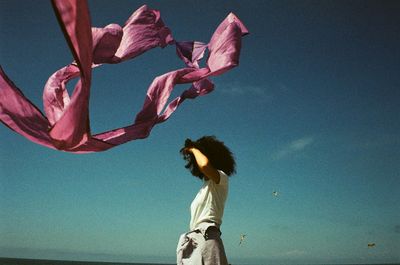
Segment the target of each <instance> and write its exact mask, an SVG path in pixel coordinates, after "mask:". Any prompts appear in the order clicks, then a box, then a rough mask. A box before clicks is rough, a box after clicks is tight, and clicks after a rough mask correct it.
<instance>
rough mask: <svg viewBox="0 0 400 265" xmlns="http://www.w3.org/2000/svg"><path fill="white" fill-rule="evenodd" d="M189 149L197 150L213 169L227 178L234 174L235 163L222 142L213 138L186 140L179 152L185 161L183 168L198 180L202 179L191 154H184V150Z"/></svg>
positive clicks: (204, 137)
mask: <svg viewBox="0 0 400 265" xmlns="http://www.w3.org/2000/svg"><path fill="white" fill-rule="evenodd" d="M191 147H194V148H197V149H199V150H200V151H201V152H202V153H203V154H204V155H205V156H206V157H207V158H208V160H209V162H210V163H211V165H212V166H213V167H214V168H215V169H219V170H222V171H223V172H224V173H225V174H227V175H228V176H231V175H233V174H235V173H236V162H235V159H234V157H233V154H232V152H231V151H230V150H229V148H228V147H226V146H225V144H224V143H223V142H221V141H219V140H217V138H216V137H215V136H203V137H201V138H200V139H198V140H197V141H194V142H193V141H192V140H190V139H186V140H185V145H184V147H183V148H182V149H181V150H180V153H181V154H182V155H183V159H184V160H186V161H187V164H186V165H185V167H186V168H187V169H189V171H190V172H191V173H192V175H193V176H195V177H198V178H200V179H203V178H204V175H203V173H202V172H201V171H200V169H199V168H198V166H197V163H196V160H195V158H194V156H193V154H192V153H188V152H186V149H187V148H191Z"/></svg>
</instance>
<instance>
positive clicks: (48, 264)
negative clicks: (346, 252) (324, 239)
mask: <svg viewBox="0 0 400 265" xmlns="http://www.w3.org/2000/svg"><path fill="white" fill-rule="evenodd" d="M0 265H176V264H167V263H128V262H97V261H68V260H41V259H17V258H0ZM233 265H239V264H233ZM302 265H306V264H302ZM320 265H327V264H320ZM351 265H365V264H351ZM368 265H400V264H399V263H381V264H368Z"/></svg>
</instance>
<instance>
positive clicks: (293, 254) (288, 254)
mask: <svg viewBox="0 0 400 265" xmlns="http://www.w3.org/2000/svg"><path fill="white" fill-rule="evenodd" d="M305 254H306V252H305V251H304V250H299V249H293V250H289V251H287V252H285V253H283V256H286V257H298V256H303V255H305Z"/></svg>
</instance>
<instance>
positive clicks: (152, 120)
mask: <svg viewBox="0 0 400 265" xmlns="http://www.w3.org/2000/svg"><path fill="white" fill-rule="evenodd" d="M52 3H53V7H54V11H55V13H56V16H57V18H58V21H59V23H60V27H61V29H62V30H63V32H64V35H65V38H66V41H67V42H68V44H69V47H70V50H71V53H72V54H73V57H74V60H75V61H74V62H72V63H71V64H69V65H67V66H65V67H63V68H61V69H59V70H57V71H56V72H55V73H54V74H53V75H51V76H50V78H49V79H48V81H47V82H46V85H45V87H44V91H43V106H44V112H45V114H46V116H45V115H43V114H42V112H41V111H40V110H39V109H38V108H37V107H36V106H35V105H34V104H32V103H31V102H30V101H29V100H28V99H27V98H26V97H25V96H24V95H23V93H22V92H21V91H20V90H19V89H18V88H17V87H16V86H15V85H14V84H13V83H12V81H11V80H10V79H9V78H8V77H7V76H6V74H5V73H4V71H3V70H2V69H1V68H0V107H1V108H0V120H1V121H2V122H3V123H4V124H5V125H6V126H8V127H9V128H10V129H12V130H14V131H15V132H17V133H19V134H21V135H22V136H24V137H26V138H28V139H29V140H31V141H33V142H35V143H38V144H41V145H44V146H46V147H50V148H53V149H59V150H63V151H68V152H76V153H87V152H99V151H104V150H107V149H109V148H112V147H115V146H117V145H120V144H123V143H126V142H128V141H132V140H135V139H143V138H146V137H147V136H148V135H149V134H150V132H151V130H152V128H153V127H154V126H155V125H156V124H158V123H162V122H164V121H166V120H167V119H168V118H169V117H170V116H171V115H172V113H173V112H174V111H175V110H176V109H177V108H178V107H179V105H180V104H182V102H183V101H185V100H186V99H194V98H196V97H198V96H203V95H206V94H208V93H210V92H212V91H213V89H214V85H213V83H212V82H211V81H210V80H209V79H208V77H210V76H216V75H220V74H222V73H224V72H226V71H228V70H229V69H231V68H232V67H235V66H237V65H238V63H239V56H240V48H241V38H242V36H244V35H246V34H247V33H248V30H247V29H246V27H245V26H244V25H243V23H242V22H241V21H240V20H239V19H238V18H237V17H236V16H235V15H234V14H232V13H231V14H229V15H228V16H227V18H226V19H225V20H224V21H222V23H221V24H220V25H219V26H218V27H217V29H216V31H215V32H214V34H213V35H212V37H211V39H210V42H209V43H202V42H198V41H185V42H179V41H176V40H174V39H173V37H172V34H171V31H170V29H169V28H168V27H167V26H166V25H165V24H164V22H163V21H162V19H161V16H160V12H159V11H157V10H153V9H150V8H149V7H147V6H146V5H143V6H141V7H140V8H139V9H138V10H136V11H135V12H134V13H133V14H132V15H131V16H130V17H129V18H128V20H127V21H126V23H125V25H124V26H123V27H121V26H119V25H117V24H109V25H107V26H106V27H104V28H92V27H91V23H90V15H89V9H88V5H87V2H86V1H81V0H53V1H52ZM167 45H175V46H176V52H177V56H178V57H179V58H180V59H181V60H182V61H183V62H184V63H185V66H186V67H185V68H182V69H177V70H173V71H170V72H168V73H165V74H163V75H160V76H158V77H156V78H155V79H154V80H153V82H152V83H151V85H150V86H149V88H148V90H147V93H146V97H145V100H144V103H143V107H142V109H141V111H139V113H137V115H136V117H135V120H134V121H133V123H132V124H130V125H128V126H125V127H122V128H117V129H113V130H110V131H106V132H103V133H98V134H95V135H92V133H91V130H90V120H89V99H90V88H91V78H92V75H91V74H92V69H93V68H96V67H101V65H103V64H116V63H121V62H123V61H126V60H130V59H133V58H135V57H137V56H139V55H141V54H142V53H144V52H146V51H148V50H150V49H153V48H156V47H161V48H163V47H165V46H167ZM207 49H208V58H207V60H206V62H205V66H204V67H200V61H201V60H202V59H203V57H204V55H205V53H206V51H207ZM74 78H79V80H78V82H77V83H76V85H75V87H74V90H73V92H72V95H69V94H68V91H67V89H66V86H67V83H68V82H69V81H70V80H72V79H74ZM177 84H190V87H189V88H188V89H186V90H184V91H183V92H182V93H181V95H180V96H178V97H176V98H174V99H172V100H171V101H170V102H168V101H169V97H170V95H171V92H172V91H173V89H174V88H175V86H176V85H177Z"/></svg>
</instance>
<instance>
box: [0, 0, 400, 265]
mask: <svg viewBox="0 0 400 265" xmlns="http://www.w3.org/2000/svg"><path fill="white" fill-rule="evenodd" d="M144 3H146V4H148V5H149V6H150V7H152V8H155V9H158V10H160V11H161V16H162V18H163V20H164V22H165V23H166V24H167V25H168V26H169V27H170V28H171V30H172V33H173V35H174V37H175V39H177V40H199V41H203V42H208V41H209V38H210V36H211V34H212V33H213V31H214V30H215V28H216V27H217V25H218V24H219V23H220V22H221V21H222V20H223V19H224V18H225V16H226V15H227V14H228V13H229V12H230V11H233V12H234V13H235V14H236V15H238V16H239V17H240V18H241V20H242V21H243V22H244V23H245V25H246V26H247V27H248V29H249V31H250V35H248V36H246V37H245V38H244V41H243V48H242V52H241V61H240V66H239V67H237V68H235V69H233V70H232V71H230V72H228V73H226V74H224V75H223V76H219V77H215V78H213V81H214V82H215V84H216V90H215V91H214V92H213V93H211V94H209V95H207V96H205V97H201V98H198V99H196V100H193V101H187V102H185V103H184V104H183V105H182V106H181V108H180V109H178V110H177V111H176V112H175V113H174V114H173V116H172V117H171V118H170V119H169V120H168V121H167V122H166V123H163V124H161V125H158V126H157V127H155V128H154V129H153V131H152V133H151V135H150V137H148V138H147V139H144V140H138V141H133V142H129V143H127V144H124V145H122V146H119V147H116V148H114V149H111V150H109V151H106V152H102V153H94V154H86V155H77V154H70V153H65V152H59V151H55V150H51V149H47V148H45V147H42V146H40V145H36V144H34V143H32V142H30V141H28V140H26V139H25V138H23V137H22V136H20V135H18V134H16V133H14V132H12V131H11V130H9V129H8V128H7V127H5V126H0V135H1V138H0V139H1V141H0V159H1V160H0V161H1V164H0V166H1V168H0V170H1V171H0V175H1V179H0V180H1V182H0V194H1V195H0V196H1V197H0V199H1V201H0V207H1V210H0V216H1V219H0V256H14V257H33V258H51V259H75V260H76V259H78V260H79V259H84V260H109V261H110V260H111V261H129V262H149V261H151V262H171V263H173V262H174V260H175V249H176V243H177V240H178V237H179V235H180V234H181V233H183V232H186V231H187V230H188V225H189V218H190V216H189V205H190V203H191V201H192V199H193V198H194V196H195V194H196V193H197V191H198V189H199V187H200V186H201V181H199V180H197V179H195V178H194V177H192V176H191V175H190V174H189V172H188V171H187V170H186V169H185V168H184V161H183V160H182V158H181V156H180V155H179V152H178V151H179V149H180V148H181V146H182V144H183V142H184V140H185V138H187V137H189V138H193V139H196V138H198V137H200V136H203V135H216V136H217V137H218V138H220V139H221V140H223V141H224V142H225V143H226V144H227V145H228V146H229V147H230V148H231V149H232V150H233V152H234V153H235V156H236V159H237V165H238V170H237V174H236V175H234V176H233V177H232V178H231V180H230V194H229V198H228V201H227V205H226V209H225V216H224V220H223V221H224V222H223V225H222V232H223V235H222V236H223V240H224V243H225V248H226V252H227V254H228V257H229V259H230V262H231V263H234V264H235V263H236V264H243V263H254V264H256V263H258V264H276V263H373V262H380V263H382V262H400V256H399V253H400V252H398V250H399V249H400V205H399V201H400V115H399V112H400V104H399V102H400V74H399V73H400V16H399V14H400V2H399V1H256V0H255V1H148V2H139V1H120V0H119V1H89V6H90V11H91V16H92V24H93V26H105V25H107V24H109V23H118V24H120V25H123V23H124V22H125V20H126V19H127V18H128V17H129V16H130V14H131V13H132V12H133V11H135V10H136V9H137V8H138V7H140V6H141V5H142V4H144ZM0 12H1V13H0V19H1V21H0V39H1V42H0V49H1V50H0V51H1V52H0V56H1V57H0V62H1V65H2V67H3V68H4V70H5V72H6V73H7V74H8V75H9V77H10V78H11V79H12V80H13V81H14V82H15V83H16V85H17V86H18V87H19V88H21V90H22V91H23V92H24V93H25V95H26V96H27V97H28V98H29V99H31V100H32V101H33V102H34V103H35V104H37V105H38V106H39V108H41V109H42V101H41V97H42V89H43V86H44V84H45V82H46V80H47V78H48V77H49V76H50V75H51V74H52V73H53V72H54V71H56V70H57V69H59V68H61V67H63V66H64V65H66V64H68V63H69V62H71V60H72V56H71V53H70V51H69V49H68V47H67V44H66V42H65V40H64V37H63V35H62V33H61V30H60V28H59V25H58V23H57V21H56V19H55V16H54V13H53V10H52V8H51V5H50V2H48V1H22V0H8V1H5V0H1V1H0ZM182 66H183V64H182V62H181V61H180V60H179V59H178V58H177V57H176V55H175V50H174V48H173V47H167V48H165V49H154V50H152V51H150V52H148V53H146V54H145V55H142V56H140V57H138V58H136V59H134V60H132V61H127V62H124V63H122V64H119V65H106V66H103V67H101V68H98V69H95V70H94V72H93V84H92V90H91V101H90V118H91V126H92V131H93V133H97V132H102V131H104V130H109V129H112V128H116V127H120V126H125V125H128V124H130V123H131V122H132V121H133V119H134V117H135V115H136V113H137V112H138V111H139V110H140V108H141V106H142V103H143V101H144V97H145V91H146V89H147V87H148V86H149V84H150V83H151V81H152V80H153V78H154V77H155V76H157V75H160V74H163V73H165V72H167V71H170V70H174V69H177V68H180V67H182ZM185 88H186V86H178V87H176V91H174V95H178V94H179V93H180V91H182V90H183V89H185ZM273 191H277V192H278V196H273V195H272V193H273ZM241 234H247V237H246V238H245V241H244V243H243V244H242V245H240V246H239V238H240V235H241ZM368 243H375V244H376V245H375V247H370V248H368Z"/></svg>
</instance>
